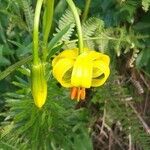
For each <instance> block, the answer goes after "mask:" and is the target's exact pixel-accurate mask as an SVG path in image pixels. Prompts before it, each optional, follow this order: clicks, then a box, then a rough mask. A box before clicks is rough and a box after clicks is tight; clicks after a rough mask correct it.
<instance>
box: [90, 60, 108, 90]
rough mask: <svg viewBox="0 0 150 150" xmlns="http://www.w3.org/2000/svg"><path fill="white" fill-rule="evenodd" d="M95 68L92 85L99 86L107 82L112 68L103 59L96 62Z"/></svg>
mask: <svg viewBox="0 0 150 150" xmlns="http://www.w3.org/2000/svg"><path fill="white" fill-rule="evenodd" d="M94 68H96V69H95V70H96V71H94V70H93V77H94V78H93V79H92V86H93V87H98V86H101V85H103V84H104V83H105V81H106V80H107V78H108V76H109V74H110V69H109V66H108V65H107V63H105V62H104V61H101V60H99V61H96V62H94Z"/></svg>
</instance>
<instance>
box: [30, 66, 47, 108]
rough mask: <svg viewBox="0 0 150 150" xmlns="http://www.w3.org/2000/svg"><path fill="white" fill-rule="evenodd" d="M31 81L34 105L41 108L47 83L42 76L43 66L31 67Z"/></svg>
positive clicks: (45, 95) (44, 99) (45, 94)
mask: <svg viewBox="0 0 150 150" xmlns="http://www.w3.org/2000/svg"><path fill="white" fill-rule="evenodd" d="M31 80H32V81H31V83H32V87H31V90H32V95H33V99H34V103H35V105H36V106H37V107H39V108H41V107H42V106H43V105H44V103H45V101H46V97H47V82H46V79H45V76H44V65H43V64H38V65H32V72H31Z"/></svg>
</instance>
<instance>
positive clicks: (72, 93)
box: [71, 87, 78, 100]
mask: <svg viewBox="0 0 150 150" xmlns="http://www.w3.org/2000/svg"><path fill="white" fill-rule="evenodd" d="M77 93H78V88H77V87H73V88H71V99H72V100H73V99H75V98H76V97H77Z"/></svg>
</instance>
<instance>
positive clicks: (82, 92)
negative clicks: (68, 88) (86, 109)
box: [80, 88, 86, 100]
mask: <svg viewBox="0 0 150 150" xmlns="http://www.w3.org/2000/svg"><path fill="white" fill-rule="evenodd" d="M85 96H86V92H85V88H81V95H80V98H81V100H84V99H85Z"/></svg>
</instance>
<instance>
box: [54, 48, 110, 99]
mask: <svg viewBox="0 0 150 150" xmlns="http://www.w3.org/2000/svg"><path fill="white" fill-rule="evenodd" d="M78 51H79V50H78V48H75V49H69V50H64V51H63V52H61V53H60V54H59V55H58V56H56V57H55V58H54V59H53V61H52V66H53V75H54V77H55V78H56V79H57V80H58V82H59V83H60V84H61V85H62V86H63V87H67V88H72V91H71V99H75V98H76V99H77V100H80V99H81V100H84V99H85V95H86V93H85V88H90V87H98V86H101V85H103V84H104V83H105V81H106V80H107V78H108V76H109V74H110V69H109V63H110V58H109V56H107V55H105V54H102V53H99V52H96V51H94V50H89V49H87V48H84V52H83V53H81V54H78Z"/></svg>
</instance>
